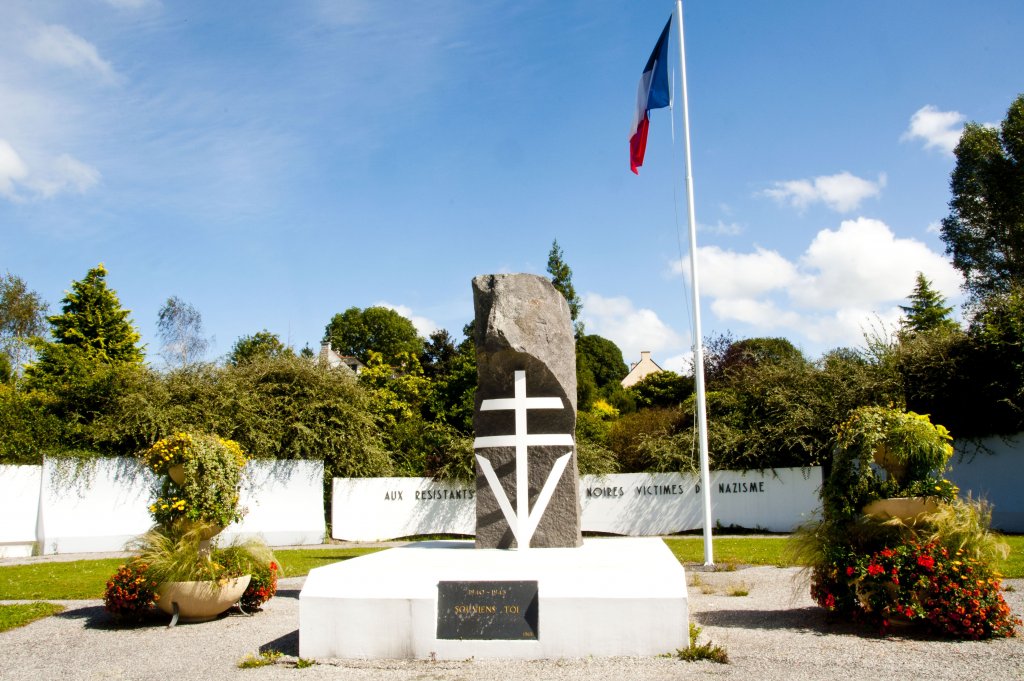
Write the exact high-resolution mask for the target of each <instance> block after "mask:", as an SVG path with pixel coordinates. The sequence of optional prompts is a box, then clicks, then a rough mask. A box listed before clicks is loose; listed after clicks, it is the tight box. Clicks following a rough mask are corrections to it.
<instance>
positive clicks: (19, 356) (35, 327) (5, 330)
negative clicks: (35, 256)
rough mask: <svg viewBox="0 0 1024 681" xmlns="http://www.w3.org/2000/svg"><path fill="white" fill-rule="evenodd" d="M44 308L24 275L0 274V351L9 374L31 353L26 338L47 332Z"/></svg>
mask: <svg viewBox="0 0 1024 681" xmlns="http://www.w3.org/2000/svg"><path fill="white" fill-rule="evenodd" d="M46 308H47V305H46V302H45V301H43V299H42V298H41V297H40V296H39V294H38V293H36V292H35V291H29V290H28V286H27V285H26V284H25V280H24V279H22V278H21V277H18V276H16V275H13V274H11V273H10V272H8V273H7V274H5V275H4V276H2V277H0V352H2V353H3V355H4V356H5V359H6V360H7V363H8V369H9V371H10V372H11V373H12V374H17V373H18V372H19V371H20V370H21V366H22V364H23V363H24V362H26V361H28V359H29V358H30V357H31V354H32V349H31V346H30V345H29V343H28V341H29V339H30V338H32V337H35V336H42V335H43V334H44V333H46Z"/></svg>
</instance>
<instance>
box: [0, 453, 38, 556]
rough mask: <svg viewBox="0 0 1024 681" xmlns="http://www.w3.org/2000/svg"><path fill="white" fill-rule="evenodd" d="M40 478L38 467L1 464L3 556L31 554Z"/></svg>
mask: <svg viewBox="0 0 1024 681" xmlns="http://www.w3.org/2000/svg"><path fill="white" fill-rule="evenodd" d="M41 479H42V469H41V467H39V466H0V518H2V519H3V520H2V522H0V558H15V557H23V556H31V555H32V553H33V551H34V549H35V545H36V520H37V519H38V517H39V481H40V480H41Z"/></svg>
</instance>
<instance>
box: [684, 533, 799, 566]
mask: <svg viewBox="0 0 1024 681" xmlns="http://www.w3.org/2000/svg"><path fill="white" fill-rule="evenodd" d="M786 540H787V538H786V537H723V538H721V539H714V540H713V547H714V554H715V555H714V558H715V564H716V565H719V564H725V565H735V564H743V565H777V566H780V567H783V566H786V565H787V562H786V558H785V548H786ZM665 543H666V544H667V545H668V547H669V549H671V550H672V554H673V555H674V556H675V557H676V559H677V560H678V561H679V562H680V563H703V562H704V538H703V537H669V538H667V539H665Z"/></svg>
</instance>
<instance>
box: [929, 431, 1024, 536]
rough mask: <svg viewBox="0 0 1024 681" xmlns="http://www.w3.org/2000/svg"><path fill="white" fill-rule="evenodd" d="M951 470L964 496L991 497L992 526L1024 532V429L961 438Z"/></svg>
mask: <svg viewBox="0 0 1024 681" xmlns="http://www.w3.org/2000/svg"><path fill="white" fill-rule="evenodd" d="M950 464H951V465H952V470H951V471H950V472H949V473H948V474H947V476H946V477H948V478H949V479H950V480H952V481H953V482H954V483H956V485H957V486H958V487H959V488H960V496H962V497H966V496H967V495H968V494H969V495H971V496H973V497H974V498H975V499H978V498H981V499H986V500H988V501H989V502H990V503H991V504H992V506H993V508H992V527H994V528H995V529H997V530H1001V531H1003V532H1024V494H1021V490H1020V481H1021V478H1022V476H1024V433H1018V434H1017V435H1014V436H1012V437H1008V438H1001V437H990V438H986V439H984V440H982V441H981V443H980V446H978V445H977V444H974V443H968V442H957V443H956V453H955V454H954V455H953V458H952V459H951V460H950Z"/></svg>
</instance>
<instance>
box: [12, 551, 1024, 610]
mask: <svg viewBox="0 0 1024 681" xmlns="http://www.w3.org/2000/svg"><path fill="white" fill-rule="evenodd" d="M1005 539H1006V542H1007V543H1008V544H1009V545H1010V557H1009V558H1008V559H1007V560H1006V561H1004V562H1003V563H1002V564H1001V565H1000V566H999V570H1000V572H1002V573H1003V575H1004V576H1005V577H1009V578H1016V579H1020V578H1024V536H1013V537H1006V538H1005ZM786 541H787V539H786V537H723V538H718V539H715V540H714V549H715V550H714V554H715V555H714V558H715V564H716V565H721V566H728V565H730V564H733V565H736V564H742V565H779V566H785V565H787V564H788V563H787V562H786V561H787V557H786V556H787V554H786ZM665 544H667V545H668V547H669V549H671V550H672V553H673V554H674V555H675V557H676V558H677V559H679V562H681V563H703V562H704V543H703V538H702V537H697V536H694V537H670V538H668V539H666V540H665ZM380 550H381V549H379V548H326V549H288V550H282V551H276V552H275V554H276V555H277V559H278V561H279V562H280V563H281V566H282V568H284V574H285V576H286V577H302V576H303V575H306V574H309V571H310V570H312V569H313V568H316V567H320V566H321V565H329V564H330V563H336V562H338V561H340V560H348V559H349V558H355V557H356V556H363V555H366V554H368V553H373V552H374V551H380ZM123 562H124V560H123V559H120V558H106V559H103V560H76V561H72V562H67V563H60V562H54V563H34V564H31V565H9V566H3V567H0V600H33V599H39V600H77V599H89V598H102V597H103V590H104V588H105V587H106V583H107V580H108V579H109V578H110V576H111V575H113V574H114V572H116V571H117V568H118V566H119V565H121V564H122V563H123Z"/></svg>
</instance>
